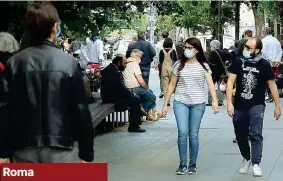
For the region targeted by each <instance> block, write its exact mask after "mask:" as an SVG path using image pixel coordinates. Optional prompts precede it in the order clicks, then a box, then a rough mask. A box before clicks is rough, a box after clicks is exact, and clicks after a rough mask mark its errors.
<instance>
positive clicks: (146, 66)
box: [126, 31, 156, 87]
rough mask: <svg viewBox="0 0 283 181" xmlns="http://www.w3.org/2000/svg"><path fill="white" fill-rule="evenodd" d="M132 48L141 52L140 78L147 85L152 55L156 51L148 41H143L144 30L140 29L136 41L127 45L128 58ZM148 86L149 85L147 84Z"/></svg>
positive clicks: (153, 55)
mask: <svg viewBox="0 0 283 181" xmlns="http://www.w3.org/2000/svg"><path fill="white" fill-rule="evenodd" d="M134 49H138V50H140V51H142V52H143V56H142V59H141V62H140V68H141V72H142V78H143V80H144V81H145V83H146V85H147V86H148V82H149V75H150V68H151V63H152V61H153V57H155V55H156V52H155V50H154V48H153V46H152V45H151V43H150V42H147V41H145V32H143V31H141V32H139V33H138V41H137V42H136V43H134V44H132V45H130V46H129V47H128V50H127V52H126V57H127V58H129V57H130V56H131V52H132V51H133V50H134ZM148 87H149V86H148Z"/></svg>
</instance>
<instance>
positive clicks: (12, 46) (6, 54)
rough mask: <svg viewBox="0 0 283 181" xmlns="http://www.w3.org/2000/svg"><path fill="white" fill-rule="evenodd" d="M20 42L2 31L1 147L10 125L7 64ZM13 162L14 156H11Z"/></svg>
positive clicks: (0, 66)
mask: <svg viewBox="0 0 283 181" xmlns="http://www.w3.org/2000/svg"><path fill="white" fill-rule="evenodd" d="M19 48H20V46H19V43H18V42H17V40H16V39H15V38H14V37H13V35H11V34H9V33H6V32H1V33H0V121H1V122H0V123H1V125H0V148H1V147H2V146H4V145H2V144H3V143H5V140H4V139H5V135H6V134H7V131H8V127H7V125H8V124H7V122H6V121H8V89H7V80H6V74H7V71H6V64H7V60H8V59H9V58H10V57H11V56H12V55H13V54H14V53H16V52H17V51H19ZM9 161H10V162H13V159H12V157H10V158H9Z"/></svg>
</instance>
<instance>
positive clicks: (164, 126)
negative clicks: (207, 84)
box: [95, 69, 283, 181]
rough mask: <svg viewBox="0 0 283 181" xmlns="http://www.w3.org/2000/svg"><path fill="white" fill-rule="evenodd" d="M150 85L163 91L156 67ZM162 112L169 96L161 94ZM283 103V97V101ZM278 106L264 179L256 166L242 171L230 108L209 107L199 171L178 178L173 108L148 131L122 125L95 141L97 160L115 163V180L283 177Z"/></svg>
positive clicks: (268, 133) (272, 180)
mask: <svg viewBox="0 0 283 181" xmlns="http://www.w3.org/2000/svg"><path fill="white" fill-rule="evenodd" d="M149 86H150V88H151V89H152V90H153V91H154V93H155V95H157V96H158V95H159V93H160V91H159V79H158V73H157V72H155V71H154V70H153V69H152V71H151V77H150V85H149ZM157 99H158V101H157V106H158V108H159V110H160V109H161V106H162V104H163V99H159V98H157ZM281 103H282V105H283V100H282V99H281ZM273 108H274V104H267V107H266V114H265V122H264V150H263V160H262V163H261V167H262V170H263V177H262V178H254V177H253V176H252V172H251V170H250V171H249V173H248V174H247V175H239V174H238V173H237V170H238V168H239V166H240V165H241V159H242V158H241V156H240V154H239V150H238V147H237V144H234V143H232V139H233V138H234V133H233V127H232V123H231V119H230V118H229V117H228V116H227V113H226V107H225V106H224V107H221V108H220V113H219V114H217V115H214V114H213V113H212V110H211V108H210V107H208V108H207V110H206V112H205V115H204V118H203V122H202V125H201V129H200V151H199V157H198V169H199V170H198V172H199V173H198V175H196V176H189V175H184V176H177V175H175V170H176V168H177V166H178V164H179V159H178V149H177V129H176V123H175V117H174V114H173V111H172V106H171V107H170V110H169V115H168V117H167V118H166V119H162V120H160V121H158V122H154V123H145V124H143V127H144V128H145V129H146V130H147V132H146V133H144V134H140V133H128V132H127V129H126V128H125V127H124V128H118V129H115V130H114V131H113V132H110V133H107V134H104V135H102V136H98V137H97V138H96V139H95V162H108V163H109V181H150V180H151V181H181V180H182V181H183V180H190V181H254V180H257V181H283V175H282V174H283V153H282V152H283V139H282V138H283V118H282V117H281V118H280V121H279V122H276V121H275V120H274V118H273Z"/></svg>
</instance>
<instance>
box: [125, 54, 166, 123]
mask: <svg viewBox="0 0 283 181" xmlns="http://www.w3.org/2000/svg"><path fill="white" fill-rule="evenodd" d="M142 55H143V52H142V51H140V50H138V49H134V50H132V52H131V56H130V57H129V58H128V63H127V66H126V68H125V70H124V71H123V78H124V84H125V86H126V87H127V88H128V89H129V90H130V91H131V92H132V93H134V94H136V95H138V96H139V99H140V103H141V106H142V108H143V109H144V110H145V111H146V112H147V117H146V120H148V121H157V120H159V118H161V117H162V115H161V114H160V113H159V112H158V111H157V109H156V97H155V95H154V94H153V92H152V91H151V90H150V89H149V88H148V86H147V84H146V82H145V81H144V79H143V77H142V72H141V69H140V66H139V63H140V62H141V57H142Z"/></svg>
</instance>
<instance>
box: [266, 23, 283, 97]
mask: <svg viewBox="0 0 283 181" xmlns="http://www.w3.org/2000/svg"><path fill="white" fill-rule="evenodd" d="M262 37H263V39H262V44H263V48H262V56H263V58H264V59H266V60H268V61H269V62H270V63H271V66H272V69H273V71H274V73H275V71H276V69H277V67H278V66H279V64H280V61H281V58H282V48H281V44H280V42H279V40H277V39H276V38H275V37H273V36H272V35H271V29H270V28H269V27H264V28H263V30H262ZM267 93H268V97H267V102H273V97H272V95H271V92H270V89H269V88H267Z"/></svg>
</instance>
